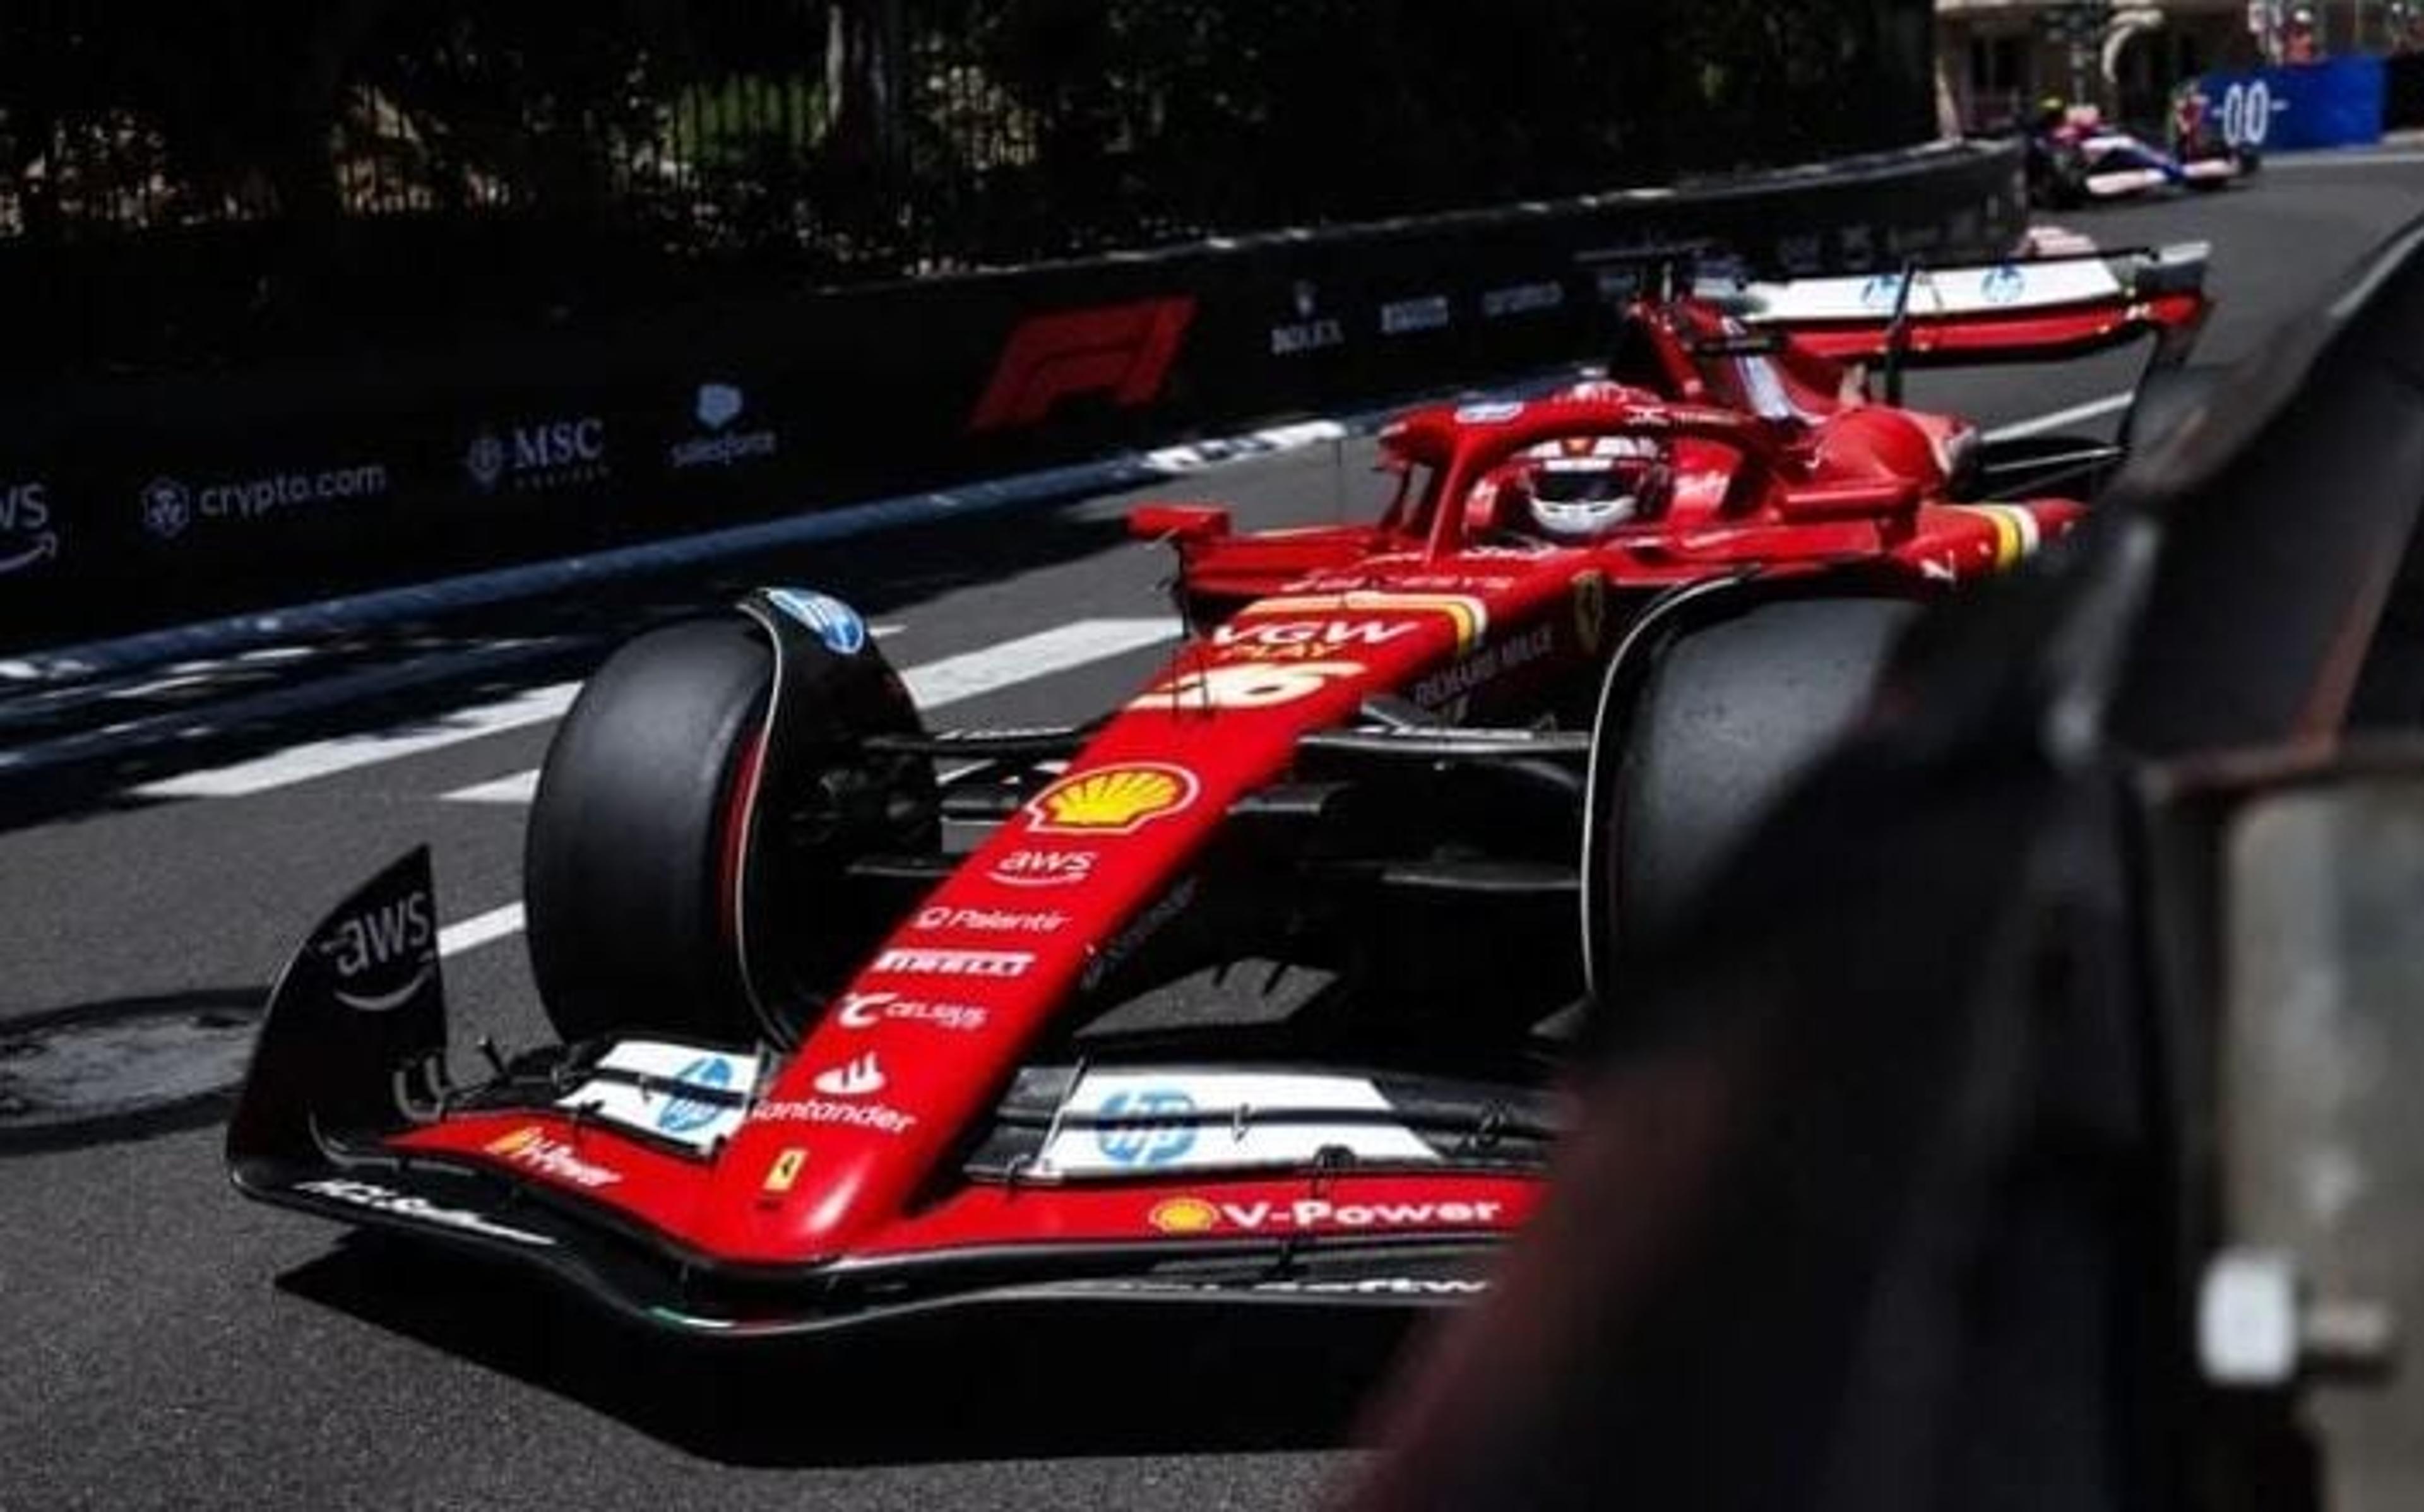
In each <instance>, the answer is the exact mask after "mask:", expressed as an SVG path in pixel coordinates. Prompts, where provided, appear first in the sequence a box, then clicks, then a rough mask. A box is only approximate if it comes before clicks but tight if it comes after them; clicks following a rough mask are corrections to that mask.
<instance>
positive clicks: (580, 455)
mask: <svg viewBox="0 0 2424 1512" xmlns="http://www.w3.org/2000/svg"><path fill="white" fill-rule="evenodd" d="M605 463H606V422H604V421H602V420H600V419H598V417H597V416H595V415H588V416H583V417H582V418H581V419H579V420H553V421H541V422H538V423H536V424H531V425H514V426H508V427H507V428H506V430H505V432H504V433H503V434H502V435H499V434H498V433H497V432H495V431H485V430H484V431H482V432H481V433H480V434H478V435H477V436H474V437H472V438H471V444H470V446H469V447H468V448H466V449H465V451H464V453H463V470H464V471H465V472H467V473H469V474H470V478H471V481H472V482H473V483H474V484H476V485H479V488H480V491H481V492H483V493H489V492H493V491H494V490H495V489H496V488H497V486H498V485H500V484H502V483H506V482H511V483H512V484H513V485H515V486H516V487H523V488H546V487H553V486H555V485H560V484H567V483H582V482H587V481H590V480H592V479H596V478H599V477H603V476H604V475H605V472H606V466H605Z"/></svg>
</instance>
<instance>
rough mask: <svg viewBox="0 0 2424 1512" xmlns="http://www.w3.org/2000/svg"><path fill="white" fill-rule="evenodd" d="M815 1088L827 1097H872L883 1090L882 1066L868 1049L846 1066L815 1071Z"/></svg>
mask: <svg viewBox="0 0 2424 1512" xmlns="http://www.w3.org/2000/svg"><path fill="white" fill-rule="evenodd" d="M815 1085H816V1089H817V1090H819V1091H821V1092H822V1093H824V1094H825V1095H826V1096H827V1097H872V1096H874V1095H875V1094H876V1093H878V1092H880V1091H882V1090H884V1089H885V1079H884V1068H883V1067H882V1066H881V1065H879V1064H877V1063H876V1059H875V1052H874V1051H872V1050H869V1052H868V1053H867V1054H865V1055H863V1056H860V1057H859V1058H857V1059H855V1060H853V1061H852V1062H850V1064H848V1065H846V1066H836V1067H834V1068H833V1069H832V1070H830V1071H821V1072H819V1073H817V1079H816V1083H815Z"/></svg>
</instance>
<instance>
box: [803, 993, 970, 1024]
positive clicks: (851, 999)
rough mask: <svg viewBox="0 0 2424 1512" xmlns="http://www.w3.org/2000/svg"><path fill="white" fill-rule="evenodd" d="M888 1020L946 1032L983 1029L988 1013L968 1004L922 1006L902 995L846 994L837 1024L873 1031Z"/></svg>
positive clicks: (836, 1013) (836, 1019)
mask: <svg viewBox="0 0 2424 1512" xmlns="http://www.w3.org/2000/svg"><path fill="white" fill-rule="evenodd" d="M886 1020H890V1021H892V1022H895V1023H903V1024H932V1025H933V1026H935V1027H938V1028H946V1029H981V1028H983V1027H984V1022H985V1011H984V1010H983V1009H981V1008H975V1007H971V1006H969V1005H967V1004H965V1003H921V1002H919V1001H917V999H916V998H912V997H903V996H901V995H900V994H899V993H844V994H843V995H842V999H841V1004H840V1006H839V1007H837V1008H836V1009H835V1010H834V1022H835V1023H837V1024H839V1025H840V1026H841V1027H843V1028H845V1029H871V1028H873V1027H875V1026H876V1025H878V1024H881V1023H883V1022H885V1021H886Z"/></svg>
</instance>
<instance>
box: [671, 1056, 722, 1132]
mask: <svg viewBox="0 0 2424 1512" xmlns="http://www.w3.org/2000/svg"><path fill="white" fill-rule="evenodd" d="M674 1080H675V1081H677V1082H678V1083H680V1084H681V1085H682V1086H684V1087H696V1088H700V1089H703V1090H709V1091H719V1092H720V1091H728V1090H731V1088H732V1062H731V1061H729V1060H727V1059H726V1058H724V1057H722V1056H701V1057H699V1058H697V1059H695V1060H694V1061H692V1062H691V1063H690V1064H688V1065H686V1066H684V1067H682V1068H681V1069H680V1070H679V1071H677V1072H675V1073H674ZM724 1112H725V1106H724V1105H723V1104H721V1103H710V1102H707V1101H705V1100H703V1099H700V1098H695V1097H681V1096H676V1097H675V1098H674V1100H673V1101H672V1102H669V1103H667V1104H666V1105H665V1106H664V1108H663V1110H662V1111H661V1112H660V1113H658V1114H657V1127H658V1128H660V1129H662V1130H663V1131H664V1132H665V1133H667V1134H695V1133H697V1132H698V1131H699V1130H701V1129H703V1128H706V1127H707V1126H708V1125H709V1124H710V1123H712V1122H715V1121H716V1120H717V1119H718V1118H720V1117H722V1116H723V1114H724Z"/></svg>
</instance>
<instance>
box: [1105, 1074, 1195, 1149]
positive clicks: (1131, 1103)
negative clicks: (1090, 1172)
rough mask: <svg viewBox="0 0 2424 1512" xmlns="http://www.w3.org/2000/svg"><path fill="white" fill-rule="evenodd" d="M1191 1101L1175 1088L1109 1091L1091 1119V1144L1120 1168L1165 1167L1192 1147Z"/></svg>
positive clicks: (1193, 1141)
mask: <svg viewBox="0 0 2424 1512" xmlns="http://www.w3.org/2000/svg"><path fill="white" fill-rule="evenodd" d="M1194 1112H1195V1099H1193V1098H1192V1097H1189V1096H1188V1095H1187V1094H1186V1093H1185V1092H1183V1091H1180V1090H1177V1089H1176V1088H1174V1087H1172V1088H1161V1087H1156V1088H1150V1089H1147V1090H1144V1091H1140V1092H1133V1093H1131V1092H1113V1093H1112V1094H1111V1095H1110V1096H1108V1097H1107V1098H1105V1099H1103V1106H1102V1109H1101V1110H1100V1111H1099V1112H1098V1113H1096V1114H1095V1117H1097V1118H1098V1119H1100V1120H1102V1124H1101V1126H1100V1127H1099V1128H1097V1129H1096V1130H1095V1132H1094V1144H1095V1146H1096V1147H1097V1148H1098V1149H1100V1150H1101V1151H1102V1152H1103V1158H1104V1159H1106V1160H1108V1161H1110V1162H1112V1163H1113V1164H1115V1165H1122V1166H1166V1165H1169V1164H1170V1163H1171V1162H1172V1161H1173V1160H1178V1159H1182V1158H1184V1157H1185V1156H1186V1154H1187V1152H1188V1151H1189V1150H1192V1149H1194V1148H1195V1125H1194V1123H1193V1122H1191V1116H1192V1115H1193V1113H1194Z"/></svg>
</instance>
